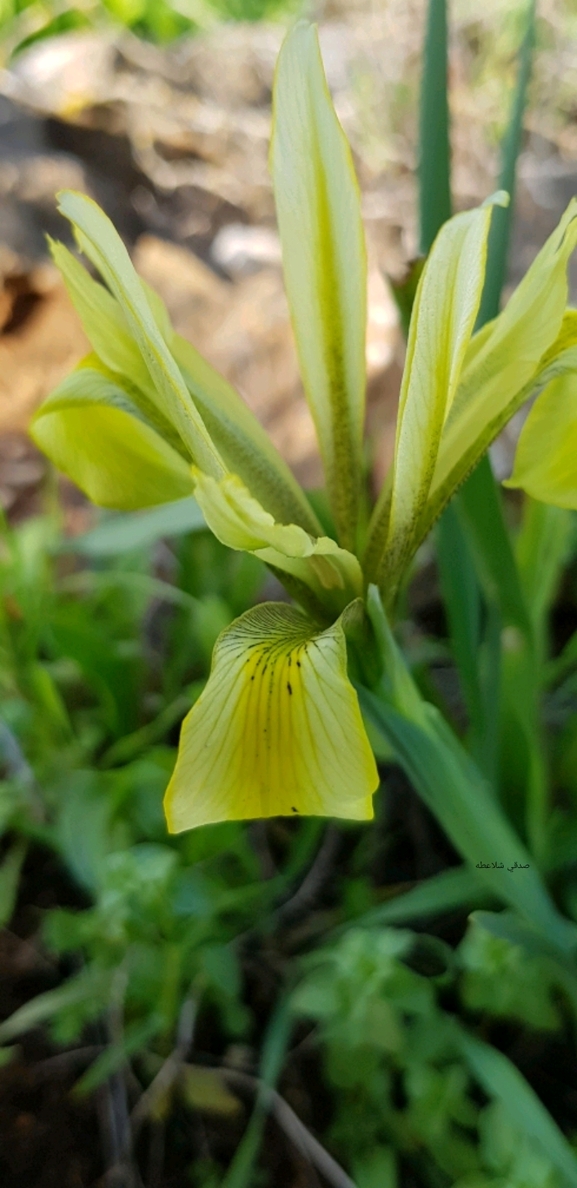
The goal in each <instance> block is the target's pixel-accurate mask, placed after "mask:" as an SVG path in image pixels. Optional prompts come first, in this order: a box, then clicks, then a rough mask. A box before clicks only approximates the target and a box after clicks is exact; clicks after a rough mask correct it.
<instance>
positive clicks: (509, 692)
mask: <svg viewBox="0 0 577 1188" xmlns="http://www.w3.org/2000/svg"><path fill="white" fill-rule="evenodd" d="M534 24H535V4H534V0H530V3H529V5H528V8H527V20H526V28H525V35H524V38H523V42H522V45H521V49H520V53H519V68H518V75H517V84H516V88H515V92H514V96H513V102H512V107H511V115H510V119H509V123H508V127H507V131H506V133H505V136H504V138H503V143H502V151H501V174H500V178H499V186H500V187H501V188H503V189H506V190H507V191H508V192H509V193H510V195H511V202H510V204H509V206H508V207H507V208H499V209H498V210H496V211H494V212H493V221H492V225H491V232H490V236H489V248H488V255H487V271H486V279H485V288H484V291H483V298H482V301H481V310H480V313H479V318H478V322H477V326H478V328H480V326H481V325H483V324H484V323H485V322H486V321H487V320H488V319H489V318H491V317H494V316H495V315H496V314H497V313H498V309H499V302H500V297H501V290H502V286H503V280H504V277H505V271H506V261H507V254H508V247H509V238H510V230H511V219H512V212H513V197H514V190H515V175H516V166H517V157H518V153H519V148H520V143H521V134H522V126H523V112H524V107H525V101H526V93H527V85H528V81H529V77H530V71H531V57H532V47H533V41H534ZM454 504H455V509H456V511H457V512H458V514H459V517H460V520H461V524H462V526H463V528H464V530H465V534H466V536H467V539H468V541H469V544H470V545H471V546H472V549H471V552H472V556H473V563H474V567H475V571H476V575H475V576H476V580H477V581H478V583H479V586H480V588H481V589H482V590H483V594H484V600H485V603H486V606H487V607H488V608H489V619H490V620H491V621H492V622H493V625H495V623H496V620H497V616H500V618H501V627H502V630H499V629H498V627H497V629H496V630H494V631H493V633H492V637H491V638H490V639H488V640H487V647H486V651H487V652H488V653H491V654H492V662H490V663H489V664H488V666H487V671H488V673H489V678H488V680H485V681H483V678H482V675H481V674H480V675H479V685H480V689H481V688H482V687H483V686H484V690H483V693H482V694H481V697H480V699H481V701H482V703H483V704H484V706H485V707H487V708H488V711H489V718H488V719H485V720H484V721H483V720H482V733H483V735H484V736H485V737H487V738H490V737H492V738H498V736H499V735H500V739H501V743H500V754H499V775H500V784H501V788H503V789H506V794H507V797H508V804H507V807H508V809H509V811H510V812H511V813H512V814H513V817H514V819H515V820H516V823H517V824H518V826H519V827H520V828H521V829H523V830H524V831H525V833H526V836H527V838H528V840H529V843H530V845H531V847H532V849H533V851H534V853H536V854H541V855H542V853H543V847H544V845H545V838H546V832H545V829H544V822H545V817H546V803H547V781H546V773H545V768H544V764H543V751H542V746H541V740H540V732H539V725H538V684H537V681H538V672H537V667H536V663H535V660H536V657H535V650H534V637H533V631H532V623H531V619H530V616H529V614H528V610H527V605H526V602H525V597H524V590H523V587H522V583H521V580H520V576H519V571H518V568H517V564H516V560H515V556H514V553H513V549H512V544H511V539H510V536H509V533H508V530H507V526H506V524H505V519H504V515H503V505H502V500H501V496H500V492H499V491H498V489H497V485H496V483H495V479H494V477H493V473H492V470H491V465H490V462H489V459H488V457H485V458H484V459H483V460H482V461H481V463H480V464H479V466H478V467H477V468H476V470H475V471H474V472H473V474H472V475H471V476H470V478H469V479H468V480H467V482H466V483H465V484H464V486H463V488H462V489H461V491H460V492H459V494H458V495H457V497H456V499H455V501H454ZM453 524H454V520H453V522H451V520H450V519H448V520H445V517H443V519H442V521H441V524H440V526H439V537H440V539H441V540H442V541H443V544H442V546H441V564H443V554H444V556H445V557H447V556H451V555H454V554H455V552H456V551H457V549H458V542H457V541H456V539H455V532H454V529H453ZM467 584H468V585H469V586H470V585H471V584H472V578H471V575H470V573H469V574H467ZM491 608H492V610H491ZM511 627H512V628H514V629H515V632H516V633H517V634H514V633H512V632H511V631H510V630H509V628H511ZM503 642H504V644H505V647H504V649H503V654H502V656H500V652H501V646H502V643H503ZM473 644H474V641H473V639H472V638H471V636H469V638H467V637H464V636H463V635H462V634H461V636H460V637H459V638H458V639H456V638H455V636H453V646H454V648H455V655H456V659H457V662H458V663H459V661H460V664H459V667H460V670H461V675H462V677H463V670H462V662H463V653H464V650H465V646H466V645H469V647H468V648H467V654H466V665H467V666H468V668H469V669H470V668H471V665H472V664H473V663H475V662H476V660H477V655H478V646H479V645H480V640H479V641H478V646H477V649H474V648H473ZM499 671H500V672H501V680H500V682H499V684H500V694H499V695H497V696H496V695H495V694H496V689H495V685H494V674H495V672H499ZM487 760H488V762H489V767H487V766H486V765H485V764H484V767H485V770H487V771H490V770H491V766H493V770H494V765H493V764H491V759H490V755H488V756H487Z"/></svg>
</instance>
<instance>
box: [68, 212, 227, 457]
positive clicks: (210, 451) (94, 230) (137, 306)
mask: <svg viewBox="0 0 577 1188" xmlns="http://www.w3.org/2000/svg"><path fill="white" fill-rule="evenodd" d="M59 203H60V204H59V209H60V211H61V212H62V214H63V215H65V216H66V218H67V219H69V220H70V222H71V223H72V226H73V229H74V234H75V236H76V241H77V243H78V246H79V248H80V249H81V251H83V252H84V254H85V255H86V256H87V257H88V259H89V260H90V261H91V262H92V263H93V264H94V267H95V268H97V269H98V271H99V273H100V275H101V277H102V279H103V280H104V282H105V283H106V285H107V286H108V288H109V289H110V292H111V293H112V295H113V296H114V297H116V299H117V301H118V304H119V306H120V308H121V310H122V313H123V315H124V317H125V319H126V323H127V325H128V327H129V329H130V332H131V334H132V336H133V338H134V340H135V342H136V344H137V346H138V349H139V351H140V354H141V356H142V359H143V361H144V363H145V365H146V367H147V369H148V371H149V373H150V377H151V380H152V382H153V385H154V392H155V395H156V399H157V401H158V404H159V408H160V410H161V412H162V413H163V414H164V416H166V417H167V418H168V419H169V421H170V422H171V423H172V424H173V425H174V427H175V428H176V429H177V430H178V432H179V433H180V436H181V438H182V440H183V442H184V444H185V445H186V446H187V448H188V449H189V450H190V454H191V457H192V458H193V459H194V461H195V462H196V463H198V465H199V466H202V468H203V470H205V471H206V472H207V473H208V474H213V475H215V476H216V477H220V476H221V475H223V474H224V473H225V469H226V468H225V466H224V464H223V462H222V459H221V458H220V456H219V453H218V450H217V449H216V447H215V445H214V442H213V441H212V440H211V437H210V434H209V433H208V431H207V429H206V426H205V424H204V421H203V420H202V417H201V415H200V413H199V411H198V409H197V408H196V407H195V405H194V402H193V400H192V399H191V396H190V393H189V392H188V389H187V387H186V384H185V383H184V380H183V378H182V375H181V373H180V371H179V368H178V366H177V364H176V362H175V360H174V358H173V356H172V354H171V353H170V351H169V349H168V346H167V345H166V342H165V340H164V337H163V335H162V333H161V331H160V330H159V328H158V325H157V322H156V318H155V316H154V313H153V311H152V308H151V304H150V300H149V297H148V295H147V292H146V290H145V288H144V285H143V284H142V281H141V280H140V279H139V277H138V276H137V274H136V272H135V270H134V268H133V266H132V263H131V260H130V256H129V255H128V252H127V250H126V248H125V246H124V244H123V242H122V240H121V238H120V236H119V235H118V233H117V231H116V230H115V228H114V227H113V225H112V223H111V222H110V219H109V218H107V216H106V215H105V214H104V211H102V210H101V209H100V207H99V206H97V204H96V203H95V202H93V201H92V199H91V198H87V197H86V195H85V194H77V193H75V192H74V191H72V190H65V191H63V192H62V193H61V194H59ZM155 312H156V313H157V314H158V311H155Z"/></svg>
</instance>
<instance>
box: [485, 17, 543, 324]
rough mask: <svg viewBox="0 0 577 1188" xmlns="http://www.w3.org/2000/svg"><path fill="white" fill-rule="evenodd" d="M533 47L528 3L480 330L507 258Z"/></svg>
mask: <svg viewBox="0 0 577 1188" xmlns="http://www.w3.org/2000/svg"><path fill="white" fill-rule="evenodd" d="M534 43H535V0H530V2H529V4H528V6H527V18H526V28H525V35H524V37H523V41H522V43H521V47H520V50H519V66H518V72H517V85H516V87H515V92H514V95H513V101H512V104H511V115H510V118H509V123H508V125H507V130H506V132H505V135H504V137H503V142H502V146H501V174H500V177H499V189H502V190H506V191H507V193H508V194H509V196H510V199H511V201H510V203H509V206H507V207H502V208H501V210H496V211H495V214H494V216H493V222H492V223H491V231H490V234H489V250H488V256H487V272H486V276H485V288H484V290H483V297H482V299H481V308H480V310H479V326H484V325H485V323H486V322H488V321H489V320H490V319H491V318H494V317H496V315H497V314H498V312H499V305H500V301H501V292H502V289H503V285H504V283H505V276H506V272H507V260H508V256H509V239H510V235H511V222H512V219H513V210H514V202H515V186H516V177H517V158H518V156H519V151H520V148H521V138H522V134H523V115H524V112H525V103H526V98H527V87H528V85H529V79H530V77H531V63H532V58H533V46H534Z"/></svg>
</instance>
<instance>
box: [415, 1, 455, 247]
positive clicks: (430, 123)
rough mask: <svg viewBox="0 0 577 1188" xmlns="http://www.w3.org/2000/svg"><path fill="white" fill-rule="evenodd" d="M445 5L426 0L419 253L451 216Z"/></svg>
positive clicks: (420, 146) (420, 152)
mask: <svg viewBox="0 0 577 1188" xmlns="http://www.w3.org/2000/svg"><path fill="white" fill-rule="evenodd" d="M450 171H451V155H450V145H449V103H448V95H447V6H446V3H445V0H429V7H428V13H427V29H426V33H425V46H424V54H423V74H422V81H421V93H420V111H419V211H420V219H419V221H420V243H421V252H422V253H423V255H425V256H426V255H427V253H428V252H429V251H430V250H431V245H432V243H433V240H434V238H435V236H436V234H437V231H438V230H439V228H440V227H441V226H442V224H443V223H444V222H446V220H447V219H449V218H450V217H451V179H450Z"/></svg>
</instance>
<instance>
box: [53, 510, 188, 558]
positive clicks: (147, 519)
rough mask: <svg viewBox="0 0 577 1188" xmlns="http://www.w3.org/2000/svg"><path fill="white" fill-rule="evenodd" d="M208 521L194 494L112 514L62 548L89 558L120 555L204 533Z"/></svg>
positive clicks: (67, 540) (62, 550) (65, 543)
mask: <svg viewBox="0 0 577 1188" xmlns="http://www.w3.org/2000/svg"><path fill="white" fill-rule="evenodd" d="M205 529H206V521H205V519H204V516H203V514H202V512H201V510H200V508H199V506H198V503H197V502H196V499H194V498H193V497H192V496H191V495H189V496H188V497H187V498H185V499H176V500H174V501H173V502H171V503H161V504H159V505H158V507H152V508H149V509H148V510H146V511H138V512H128V513H127V514H126V515H118V516H114V515H111V516H109V517H108V518H107V519H105V520H103V522H102V523H101V524H99V525H98V526H97V527H96V528H91V529H90V531H89V532H82V533H81V534H80V536H74V537H72V538H71V539H66V540H64V541H63V542H62V545H61V548H60V551H61V552H66V553H82V554H84V556H86V557H118V556H121V555H122V554H123V553H130V552H132V551H133V550H134V549H146V548H150V546H151V545H153V544H156V542H157V541H158V540H162V539H163V538H164V537H171V536H184V535H185V533H187V532H202V531H203V530H205Z"/></svg>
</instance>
